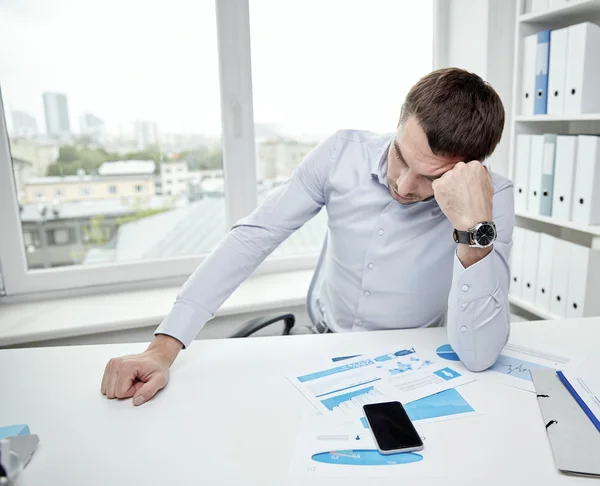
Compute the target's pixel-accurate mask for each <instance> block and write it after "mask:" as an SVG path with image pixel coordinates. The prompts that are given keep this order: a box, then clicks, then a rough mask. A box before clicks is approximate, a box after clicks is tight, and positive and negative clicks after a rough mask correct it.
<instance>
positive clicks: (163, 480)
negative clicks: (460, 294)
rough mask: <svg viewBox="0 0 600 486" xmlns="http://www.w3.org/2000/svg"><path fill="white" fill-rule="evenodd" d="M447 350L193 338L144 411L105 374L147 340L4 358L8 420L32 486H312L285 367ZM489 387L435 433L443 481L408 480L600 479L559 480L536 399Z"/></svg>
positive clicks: (1, 379)
mask: <svg viewBox="0 0 600 486" xmlns="http://www.w3.org/2000/svg"><path fill="white" fill-rule="evenodd" d="M445 342H446V338H445V329H440V328H438V329H425V330H405V331H385V332H371V333H350V334H329V335H323V336H295V337H276V338H248V339H237V340H215V341H195V342H194V344H193V345H192V346H191V347H190V348H189V349H188V350H186V351H185V352H183V353H182V354H181V356H180V358H179V359H178V360H177V362H176V363H175V365H174V367H173V369H172V374H171V382H170V383H169V385H168V387H167V389H166V390H165V391H164V392H161V393H159V395H157V396H156V397H155V399H154V400H152V401H151V402H149V403H147V404H146V405H144V406H142V407H139V408H134V407H133V406H132V404H131V401H130V400H126V401H115V400H107V399H106V398H104V397H103V396H102V395H101V394H100V379H101V376H102V373H103V371H104V366H105V364H106V362H107V361H108V359H109V358H111V357H113V356H116V355H121V354H124V353H134V352H139V351H141V350H143V349H144V348H145V345H143V344H134V345H132V344H127V345H107V346H86V347H83V346H81V347H79V346H78V347H64V348H32V349H21V350H18V349H15V350H3V351H0V370H2V372H1V373H0V390H1V392H0V422H1V423H0V425H4V424H16V423H27V424H29V426H30V428H31V430H32V432H33V433H37V434H39V436H40V439H41V445H40V448H39V449H38V451H37V452H36V453H35V455H34V457H33V459H32V461H31V463H30V464H29V465H28V466H27V469H26V470H25V473H24V475H23V480H24V481H23V485H24V486H36V485H44V486H54V485H57V486H58V485H60V486H83V485H85V486H106V485H109V484H110V485H114V486H120V485H138V484H139V485H143V486H159V485H160V486H164V485H181V486H183V485H191V484H194V485H197V484H205V485H211V486H212V485H217V484H219V485H220V484H223V485H238V484H245V485H249V484H250V485H254V484H260V485H277V486H283V485H295V484H305V482H306V481H307V480H306V479H305V478H299V477H296V478H292V477H290V476H289V474H290V473H289V471H290V468H289V464H290V460H291V458H292V454H293V451H294V447H295V441H296V436H297V433H298V427H299V425H300V421H301V417H302V413H303V410H304V408H305V406H306V401H305V399H304V398H303V397H302V396H301V395H300V393H299V392H298V391H297V390H296V389H295V388H294V387H293V386H292V385H291V384H290V383H289V382H288V381H287V379H286V378H285V374H286V372H288V371H289V372H292V371H297V370H298V369H299V368H300V369H303V368H304V367H305V364H306V363H307V362H310V361H311V360H312V359H314V360H316V361H317V362H319V361H320V360H322V359H323V358H325V357H328V356H335V355H345V354H352V353H357V352H365V351H367V352H368V351H370V350H373V351H375V350H381V349H384V350H385V349H388V348H389V347H390V345H391V346H396V345H398V344H410V345H415V346H419V347H421V348H429V349H435V347H436V346H438V345H440V344H443V343H445ZM511 342H513V343H516V344H521V345H526V346H530V347H535V348H538V349H545V350H548V351H551V352H556V353H561V352H562V353H571V354H572V353H575V354H579V355H583V354H591V353H596V354H597V352H598V349H597V347H598V344H599V343H600V318H593V319H585V320H571V321H568V320H564V321H539V322H526V323H518V324H514V325H513V329H512V334H511ZM228 384H231V385H228ZM480 385H481V386H478V387H477V390H478V394H479V396H478V397H477V398H478V400H477V402H478V403H479V404H481V406H482V407H483V412H484V414H483V415H479V416H475V417H471V418H465V419H457V420H450V421H445V422H441V423H439V424H438V425H437V426H436V427H439V432H440V438H441V440H443V442H444V446H445V449H446V450H447V454H448V461H447V467H448V470H447V478H446V479H444V480H432V479H423V480H422V481H419V480H411V485H421V484H428V485H429V484H435V485H442V484H443V485H448V484H457V485H458V484H461V485H464V484H492V483H493V484H501V483H505V484H513V485H515V484H544V485H555V484H576V483H580V482H581V483H582V482H584V481H585V482H588V483H589V482H590V481H593V480H589V479H583V478H575V477H567V476H563V475H560V474H559V473H558V472H557V470H556V468H555V465H554V461H553V458H552V453H551V449H550V446H549V443H548V440H547V437H546V433H545V430H544V427H543V424H542V419H541V415H540V413H539V409H538V405H537V401H536V398H535V395H534V394H533V393H528V392H524V391H521V390H517V389H514V388H510V387H505V386H501V385H495V384H492V383H489V382H481V383H480ZM467 386H470V385H467ZM457 444H458V445H457ZM364 483H365V480H364V479H362V480H344V481H343V482H342V481H333V482H331V481H329V482H327V481H325V480H323V482H318V481H315V480H312V481H311V483H310V484H344V485H351V484H361V485H363V484H364ZM367 483H368V484H371V482H369V481H367ZM375 483H376V484H395V485H397V484H398V479H394V480H389V482H386V481H385V480H383V481H382V480H381V479H379V480H377V481H373V484H375ZM594 484H595V482H594Z"/></svg>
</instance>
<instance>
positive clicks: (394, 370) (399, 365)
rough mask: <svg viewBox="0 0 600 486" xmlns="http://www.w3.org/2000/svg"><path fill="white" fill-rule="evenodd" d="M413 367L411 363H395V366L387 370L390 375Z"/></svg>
mask: <svg viewBox="0 0 600 486" xmlns="http://www.w3.org/2000/svg"><path fill="white" fill-rule="evenodd" d="M412 369H413V367H412V365H411V364H404V363H400V362H398V363H396V367H395V368H392V369H390V370H389V372H390V375H397V374H399V373H405V372H407V371H411V370H412Z"/></svg>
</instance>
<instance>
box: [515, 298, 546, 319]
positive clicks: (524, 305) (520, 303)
mask: <svg viewBox="0 0 600 486" xmlns="http://www.w3.org/2000/svg"><path fill="white" fill-rule="evenodd" d="M508 300H509V302H510V303H511V304H512V305H514V306H516V307H519V308H520V309H523V310H525V311H527V312H529V313H530V314H533V315H534V316H537V317H539V318H540V319H544V320H546V321H549V320H552V319H558V316H555V315H554V314H550V313H549V312H546V311H545V310H542V309H539V308H538V307H536V306H535V305H533V304H532V303H530V302H527V301H526V300H523V299H520V298H519V297H515V296H514V295H509V296H508Z"/></svg>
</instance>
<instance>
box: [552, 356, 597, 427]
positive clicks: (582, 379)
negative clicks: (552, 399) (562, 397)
mask: <svg viewBox="0 0 600 486" xmlns="http://www.w3.org/2000/svg"><path fill="white" fill-rule="evenodd" d="M598 369H600V368H598V367H594V368H592V367H586V368H579V369H576V370H571V371H557V372H556V374H557V375H558V377H559V378H560V381H562V383H563V385H565V387H566V388H567V390H569V393H570V394H571V395H572V396H573V398H574V399H575V401H576V402H577V404H578V405H579V406H580V407H581V409H582V410H583V411H584V412H585V414H586V415H587V416H588V418H589V419H590V422H591V423H592V424H594V427H596V429H598V432H600V374H598Z"/></svg>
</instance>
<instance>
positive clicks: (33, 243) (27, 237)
mask: <svg viewBox="0 0 600 486" xmlns="http://www.w3.org/2000/svg"><path fill="white" fill-rule="evenodd" d="M23 239H24V241H25V247H26V248H27V251H29V252H31V251H35V249H36V248H38V247H39V246H40V234H39V233H38V232H37V231H24V232H23Z"/></svg>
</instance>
